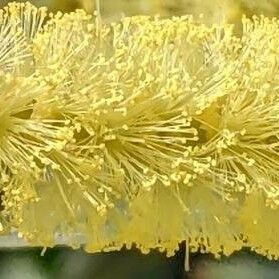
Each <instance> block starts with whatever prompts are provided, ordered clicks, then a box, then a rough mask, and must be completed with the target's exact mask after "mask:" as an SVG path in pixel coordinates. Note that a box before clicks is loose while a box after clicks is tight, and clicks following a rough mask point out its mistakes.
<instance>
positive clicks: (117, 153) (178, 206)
mask: <svg viewBox="0 0 279 279" xmlns="http://www.w3.org/2000/svg"><path fill="white" fill-rule="evenodd" d="M203 20H204V19H203V18H202V17H201V18H198V19H196V20H194V19H193V17H192V16H182V17H173V18H171V19H169V18H160V17H159V16H155V17H148V16H135V17H126V18H123V19H122V20H120V21H117V22H111V23H105V22H104V21H102V20H101V18H100V16H99V15H98V14H97V16H91V15H87V14H86V13H85V12H83V11H77V12H74V13H69V14H62V13H61V12H59V13H57V14H56V15H53V14H51V13H50V14H49V13H47V11H46V10H45V9H44V8H40V9H37V8H35V7H34V6H32V5H31V4H29V3H27V4H10V5H9V6H8V7H6V8H4V9H3V10H1V11H0V39H1V40H0V49H1V50H0V107H1V110H0V189H1V190H2V193H3V194H2V205H3V210H2V212H1V219H0V222H1V223H0V224H1V226H0V230H4V229H5V230H8V229H9V228H10V227H11V228H13V229H16V230H17V231H18V233H19V235H20V236H22V237H24V238H25V239H26V240H28V241H29V242H30V245H41V246H45V247H48V246H53V245H55V242H56V239H57V236H59V235H61V234H62V235H64V236H65V237H67V238H68V243H67V244H68V245H71V246H73V247H78V246H79V245H80V244H81V242H82V243H85V248H86V250H87V251H89V252H96V251H101V250H104V251H109V250H115V249H120V248H121V247H122V246H123V245H126V246H127V247H130V246H131V245H133V244H136V245H137V247H139V248H140V249H141V250H142V251H143V252H148V251H149V250H150V249H152V248H159V250H160V251H166V252H167V254H168V255H172V254H173V252H174V251H175V250H176V249H178V243H179V242H181V241H183V240H186V241H187V244H188V247H189V249H190V250H191V251H196V250H198V249H200V250H201V251H202V252H211V253H214V254H215V255H216V256H220V254H222V253H223V254H230V253H232V252H233V251H235V250H238V249H241V247H243V246H247V245H248V246H250V247H252V248H254V249H256V251H258V252H259V253H263V254H265V255H268V256H272V257H275V258H278V257H279V248H278V247H277V246H273V245H272V243H273V242H277V241H278V239H277V238H278V237H277V235H278V233H277V230H278V228H277V223H276V214H277V212H278V205H279V186H278V183H279V177H278V171H279V158H278V155H279V153H278V152H279V150H278V143H279V141H278V128H279V126H278V123H279V122H278V120H279V106H278V92H277V91H278V84H279V80H278V55H279V49H278V35H279V23H278V21H277V20H276V19H272V20H269V19H267V18H265V17H261V18H258V17H254V18H253V20H249V19H247V18H243V32H242V35H241V37H237V36H236V35H235V32H234V28H233V26H232V25H226V24H221V23H218V24H215V25H214V24H213V25H205V24H204V23H203ZM259 215H261V216H262V217H261V218H259ZM270 226H271V227H272V230H273V231H274V232H275V233H272V232H271V231H270V232H268V233H266V230H267V229H265V228H268V227H270ZM80 236H82V239H79V237H80Z"/></svg>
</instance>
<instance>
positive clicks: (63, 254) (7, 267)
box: [0, 0, 279, 279]
mask: <svg viewBox="0 0 279 279" xmlns="http://www.w3.org/2000/svg"><path fill="white" fill-rule="evenodd" d="M8 2H10V1H6V0H0V6H1V7H3V6H4V5H6V4H7V3H8ZM21 2H23V1H21ZM30 2H32V3H33V4H36V5H37V6H47V7H48V8H49V9H50V10H51V11H54V12H55V11H58V10H60V11H64V12H69V11H73V10H75V9H78V8H83V9H85V10H86V11H87V12H88V13H92V12H93V11H94V9H96V3H97V1H95V0H33V1H30ZM99 4H100V11H101V15H102V17H103V18H104V19H108V20H115V19H118V18H120V17H122V16H130V15H136V14H148V15H154V14H161V15H162V16H173V15H183V14H194V15H196V16H198V15H199V14H201V13H203V14H204V18H205V21H207V22H222V21H227V22H232V23H236V22H239V21H240V19H241V17H242V14H246V15H248V16H251V15H253V14H264V15H266V16H269V17H273V16H278V15H279V0H254V1H251V0H208V1H207V0H100V1H99ZM41 252H42V249H41V248H18V249H1V247H0V279H60V278H61V279H63V278H67V279H75V278H79V279H87V278H93V279H114V278H120V279H130V278H133V279H137V278H138V279H145V278H147V279H180V278H190V279H219V278H220V279H223V278H224V279H234V278H238V279H277V278H279V263H278V262H275V261H269V260H267V259H265V258H263V257H260V256H258V255H256V254H254V253H252V252H251V251H249V250H243V251H241V252H238V253H235V254H234V255H232V256H230V257H229V258H222V259H221V261H216V260H215V259H213V258H212V257H211V256H210V255H201V254H198V253H197V254H194V255H191V258H190V267H191V271H190V272H188V273H187V274H185V273H184V271H183V270H184V266H183V265H184V262H183V258H184V253H183V251H182V250H181V251H180V252H178V253H177V255H175V256H174V257H172V258H166V257H165V256H164V255H163V254H160V253H158V252H156V251H153V252H152V253H150V254H149V255H142V254H141V253H139V252H138V251H137V250H136V249H132V250H131V251H125V250H123V251H120V252H114V253H99V254H94V255H91V254H86V253H85V252H83V251H82V250H76V251H73V250H71V249H67V248H62V247H60V248H55V249H47V250H46V252H45V253H41ZM41 254H43V256H41Z"/></svg>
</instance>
